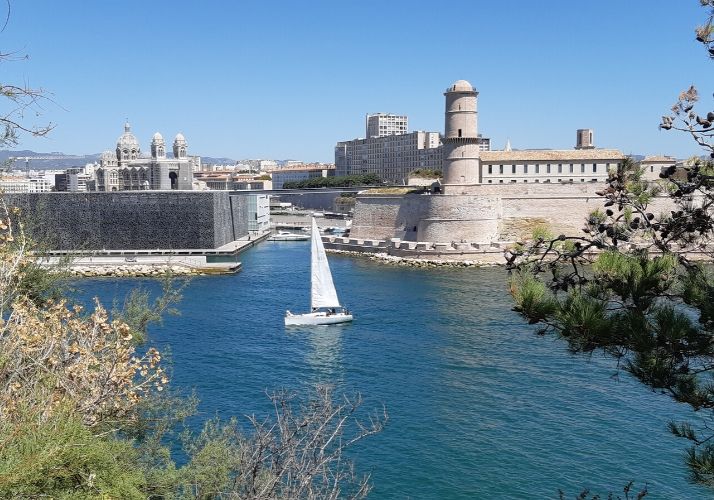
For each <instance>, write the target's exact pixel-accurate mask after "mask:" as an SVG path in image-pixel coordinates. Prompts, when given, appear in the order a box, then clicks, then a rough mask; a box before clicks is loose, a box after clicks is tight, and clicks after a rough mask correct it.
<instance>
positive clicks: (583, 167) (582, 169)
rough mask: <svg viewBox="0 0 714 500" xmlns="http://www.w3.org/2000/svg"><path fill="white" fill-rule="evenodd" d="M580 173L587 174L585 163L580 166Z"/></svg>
mask: <svg viewBox="0 0 714 500" xmlns="http://www.w3.org/2000/svg"><path fill="white" fill-rule="evenodd" d="M580 173H581V174H584V173H585V164H584V163H581V164H580Z"/></svg>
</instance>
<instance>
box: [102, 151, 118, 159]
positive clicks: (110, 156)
mask: <svg viewBox="0 0 714 500" xmlns="http://www.w3.org/2000/svg"><path fill="white" fill-rule="evenodd" d="M99 159H100V160H116V159H117V157H116V155H115V153H114V152H113V151H105V152H103V153H102V156H100V158H99Z"/></svg>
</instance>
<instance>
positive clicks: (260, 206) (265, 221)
mask: <svg viewBox="0 0 714 500" xmlns="http://www.w3.org/2000/svg"><path fill="white" fill-rule="evenodd" d="M269 229H270V196H269V195H267V194H249V195H248V231H250V232H251V233H254V234H256V233H257V234H259V233H262V232H264V231H268V230H269Z"/></svg>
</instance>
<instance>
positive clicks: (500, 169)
mask: <svg viewBox="0 0 714 500" xmlns="http://www.w3.org/2000/svg"><path fill="white" fill-rule="evenodd" d="M498 173H499V174H503V165H499V166H498Z"/></svg>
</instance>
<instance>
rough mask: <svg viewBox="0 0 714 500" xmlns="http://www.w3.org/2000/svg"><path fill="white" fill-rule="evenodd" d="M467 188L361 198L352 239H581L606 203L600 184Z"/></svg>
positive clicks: (660, 206) (661, 203)
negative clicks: (544, 234) (544, 232)
mask: <svg viewBox="0 0 714 500" xmlns="http://www.w3.org/2000/svg"><path fill="white" fill-rule="evenodd" d="M466 188H467V191H468V194H464V195H404V196H392V197H376V196H372V195H360V196H358V197H357V204H356V206H355V220H354V222H353V226H352V232H351V233H350V234H351V236H352V237H354V238H358V239H379V240H388V239H390V238H393V237H402V239H405V240H410V241H428V242H447V243H450V242H452V241H457V242H458V241H467V242H475V243H490V242H494V241H504V242H508V241H516V240H519V239H522V238H524V237H528V236H530V235H531V234H532V232H533V229H534V228H535V227H536V226H547V227H548V229H549V230H550V231H551V232H553V233H555V234H561V233H563V234H567V235H570V236H574V235H581V234H582V232H581V228H582V227H583V225H584V222H585V220H586V218H587V217H588V215H589V214H590V213H591V212H592V211H594V210H596V209H598V208H599V209H604V207H603V203H604V202H603V199H602V197H600V196H598V195H597V194H595V192H596V191H598V190H600V189H602V188H603V184H601V183H586V184H517V185H516V184H511V185H478V186H466ZM671 209H672V203H671V201H670V199H669V198H658V199H656V200H654V201H653V203H652V204H651V205H650V211H652V212H653V213H655V214H659V213H660V212H665V211H669V210H671ZM415 220H416V221H417V222H416V223H414V222H413V221H415ZM405 224H406V225H410V226H411V227H412V228H413V226H414V225H416V226H417V229H418V232H417V234H413V233H409V232H407V233H406V234H405V235H404V236H400V235H401V234H402V232H403V231H404V226H405Z"/></svg>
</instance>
